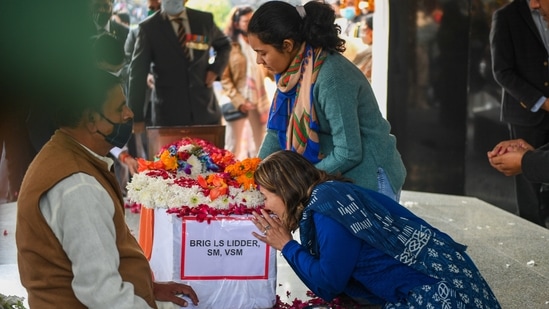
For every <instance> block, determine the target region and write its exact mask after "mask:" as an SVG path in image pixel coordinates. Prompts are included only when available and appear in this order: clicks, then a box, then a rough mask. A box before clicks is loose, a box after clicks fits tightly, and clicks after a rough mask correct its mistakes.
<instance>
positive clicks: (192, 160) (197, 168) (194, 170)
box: [187, 155, 202, 178]
mask: <svg viewBox="0 0 549 309" xmlns="http://www.w3.org/2000/svg"><path fill="white" fill-rule="evenodd" d="M187 163H189V164H190V165H191V166H192V167H191V176H192V177H193V178H196V177H197V176H198V175H199V174H201V173H202V162H200V159H198V158H197V157H196V156H195V155H191V156H190V157H189V159H187Z"/></svg>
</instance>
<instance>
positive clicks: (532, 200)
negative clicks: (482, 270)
mask: <svg viewBox="0 0 549 309" xmlns="http://www.w3.org/2000/svg"><path fill="white" fill-rule="evenodd" d="M541 4H543V5H541ZM547 14H549V7H548V3H547V1H539V0H516V1H513V2H511V3H509V4H507V5H506V6H504V7H502V8H501V9H499V10H497V11H495V12H494V14H493V16H492V27H491V32H490V49H491V54H492V71H493V74H494V78H495V80H496V81H497V83H498V84H499V85H500V86H501V87H502V88H503V96H502V101H501V120H502V121H504V122H506V123H508V127H509V133H510V139H512V140H515V139H519V138H520V139H523V140H524V141H526V142H527V143H528V144H530V145H532V146H533V147H534V148H538V147H540V146H542V145H544V144H547V143H549V114H548V113H547V111H549V87H547V86H546V85H545V84H546V83H547V81H548V80H549V70H548V69H547V65H544V64H546V63H547V61H548V59H549V53H548V48H549V46H548V45H547V42H549V29H548V25H547V20H546V18H547ZM453 86H454V87H455V85H453ZM515 192H516V198H517V206H518V215H520V216H521V217H522V218H524V219H526V220H529V221H531V222H534V223H536V224H539V225H544V223H543V218H541V217H540V207H543V205H549V194H543V192H542V185H541V184H540V183H533V182H530V181H528V179H526V178H525V177H524V175H523V174H519V175H517V176H516V177H515Z"/></svg>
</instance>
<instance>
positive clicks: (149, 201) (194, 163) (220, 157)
mask: <svg viewBox="0 0 549 309" xmlns="http://www.w3.org/2000/svg"><path fill="white" fill-rule="evenodd" d="M260 161H261V160H260V159H259V158H247V159H244V160H242V161H238V160H236V159H235V157H234V154H233V153H231V152H230V151H228V150H225V149H219V148H217V147H215V146H214V145H213V144H211V143H210V142H207V141H205V140H202V139H197V138H183V139H181V140H178V141H176V142H173V143H171V144H168V145H165V146H164V147H162V149H161V150H160V151H159V152H158V154H157V155H156V156H155V159H154V160H153V161H147V160H145V159H142V158H139V159H138V164H139V169H138V173H137V174H135V175H133V177H132V180H131V182H130V183H128V186H127V189H128V193H127V197H128V200H129V204H130V205H132V204H134V205H135V204H139V205H141V206H143V207H148V208H166V209H167V212H168V213H172V214H176V215H177V216H179V217H182V216H197V220H198V221H202V220H208V221H209V219H208V218H210V219H211V217H215V216H217V215H231V214H249V213H251V212H252V211H253V210H255V209H257V208H261V207H263V196H262V194H261V193H260V192H259V190H257V186H256V184H255V181H254V178H253V173H254V171H255V170H256V168H257V166H258V165H259V162H260Z"/></svg>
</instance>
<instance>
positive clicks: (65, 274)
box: [16, 70, 198, 309]
mask: <svg viewBox="0 0 549 309" xmlns="http://www.w3.org/2000/svg"><path fill="white" fill-rule="evenodd" d="M92 73H94V74H92V75H91V76H89V78H88V82H89V83H90V86H89V88H90V90H91V89H93V90H95V91H93V92H92V93H93V95H91V96H87V97H84V98H82V99H81V100H80V101H78V102H73V103H72V104H69V105H67V104H60V105H58V106H56V107H55V108H54V110H55V111H56V113H55V114H56V115H57V116H56V123H57V124H58V126H59V128H60V129H59V130H57V131H56V132H55V134H54V135H53V137H52V139H51V140H50V141H48V143H46V145H44V147H43V148H42V149H41V151H40V152H39V153H38V155H37V156H36V157H35V159H34V160H33V162H32V163H31V165H30V166H29V169H28V171H27V173H26V175H25V178H24V180H23V185H22V188H21V194H20V199H19V201H18V205H17V208H18V211H17V223H16V244H17V252H18V255H17V257H18V267H19V274H20V278H21V283H22V284H23V286H24V287H25V288H26V289H27V292H28V301H29V305H30V306H31V307H33V308H44V309H47V308H156V303H155V300H159V301H170V302H173V303H175V304H177V305H179V306H187V305H188V303H187V301H185V300H184V299H182V298H179V297H178V296H177V295H180V294H184V295H187V296H188V297H190V299H191V300H192V302H193V303H194V304H195V305H196V304H197V303H198V298H197V296H196V294H195V292H194V290H193V289H192V288H191V287H190V286H187V285H184V284H178V283H174V282H167V283H156V282H153V279H152V272H151V269H150V266H149V263H148V261H147V259H146V258H145V256H144V255H143V251H142V250H141V248H140V247H139V245H138V244H137V241H136V239H135V238H134V236H133V235H132V234H131V232H130V230H129V228H128V226H127V225H126V222H125V217H124V201H123V198H122V192H121V191H120V188H119V186H118V182H117V180H116V177H115V175H114V173H113V172H112V165H113V160H112V159H110V158H109V157H107V153H108V152H109V150H110V149H111V148H112V147H113V146H117V147H122V146H123V145H125V144H126V142H127V141H128V139H129V137H130V136H131V130H132V117H133V113H132V111H131V110H130V109H129V108H128V107H127V106H126V101H125V97H124V93H123V90H122V85H121V82H120V80H119V79H118V78H117V77H115V76H113V75H112V74H110V73H107V72H104V71H100V70H98V71H97V72H92ZM51 278H55V280H51Z"/></svg>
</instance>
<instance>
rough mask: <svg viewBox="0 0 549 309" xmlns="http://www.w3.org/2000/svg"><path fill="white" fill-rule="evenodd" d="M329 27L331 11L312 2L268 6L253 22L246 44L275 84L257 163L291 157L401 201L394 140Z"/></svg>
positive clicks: (363, 81)
mask: <svg viewBox="0 0 549 309" xmlns="http://www.w3.org/2000/svg"><path fill="white" fill-rule="evenodd" d="M334 20H335V15H334V11H333V10H332V8H331V7H330V6H329V5H327V4H323V3H320V2H316V1H310V2H308V3H307V4H305V6H298V7H294V6H293V5H291V4H288V3H285V2H282V1H269V2H267V3H265V4H263V5H262V6H260V7H259V9H258V10H257V11H256V12H255V13H254V15H253V16H252V19H251V20H250V24H249V25H248V40H249V42H250V45H251V46H252V48H253V49H254V50H255V51H256V52H257V62H258V63H259V64H262V65H263V66H265V67H266V68H267V69H268V70H269V71H270V72H272V73H274V74H275V79H276V82H277V90H276V92H275V95H274V99H273V102H272V105H271V110H270V113H269V120H268V122H267V134H266V136H265V139H264V140H263V143H262V145H261V148H260V150H259V157H260V158H265V157H267V156H268V155H269V154H271V153H273V152H276V151H278V150H281V149H287V150H292V151H295V152H298V153H300V154H302V155H303V156H304V157H305V158H307V160H309V161H310V162H311V163H313V164H315V166H316V167H317V168H319V169H321V170H324V171H326V172H328V173H334V174H336V173H341V174H343V175H344V176H345V177H348V178H351V179H353V180H354V181H355V182H356V183H357V184H358V185H361V186H363V187H365V188H369V189H372V190H376V191H379V192H382V193H384V194H386V195H388V196H390V197H392V198H393V199H395V200H398V199H399V195H400V191H401V188H402V185H403V183H404V179H405V177H406V169H405V167H404V164H403V162H402V159H401V157H400V154H399V152H398V150H397V148H396V138H395V137H394V136H393V135H391V134H390V130H391V127H390V125H389V123H388V122H387V121H386V120H385V119H384V118H383V116H382V115H381V112H380V111H379V106H378V104H377V101H376V98H375V96H374V93H373V91H372V88H371V87H370V83H369V82H368V80H367V79H366V77H365V76H364V74H363V73H362V72H361V71H360V70H359V69H358V68H357V67H356V66H355V65H354V64H353V63H352V62H350V61H349V60H347V59H346V58H345V57H344V56H343V55H341V52H343V51H344V50H345V47H344V44H345V42H344V41H343V40H342V39H341V38H340V37H339V26H337V25H335V24H334Z"/></svg>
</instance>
